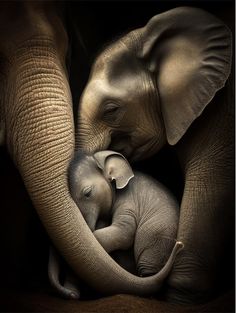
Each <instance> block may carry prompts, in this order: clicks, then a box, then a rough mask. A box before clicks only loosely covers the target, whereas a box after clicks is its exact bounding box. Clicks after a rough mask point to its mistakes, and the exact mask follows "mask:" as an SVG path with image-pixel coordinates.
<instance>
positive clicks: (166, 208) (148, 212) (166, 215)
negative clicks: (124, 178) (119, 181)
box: [133, 172, 179, 223]
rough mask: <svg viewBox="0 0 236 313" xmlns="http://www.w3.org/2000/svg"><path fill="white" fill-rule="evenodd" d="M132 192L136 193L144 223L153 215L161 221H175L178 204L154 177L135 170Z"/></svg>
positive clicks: (176, 219)
mask: <svg viewBox="0 0 236 313" xmlns="http://www.w3.org/2000/svg"><path fill="white" fill-rule="evenodd" d="M133 192H134V194H135V195H136V196H135V197H136V201H137V202H138V206H139V210H140V218H141V219H142V222H143V223H144V222H145V221H146V220H149V219H150V218H152V217H153V216H154V215H155V216H156V217H158V218H159V220H160V221H162V222H163V223H164V222H165V221H168V220H169V222H171V220H172V223H176V222H177V221H178V215H179V204H178V202H177V200H176V198H175V197H174V195H173V194H172V193H171V191H170V190H169V189H168V188H166V187H165V186H164V185H163V184H162V183H160V182H159V181H157V180H156V179H154V178H152V177H150V176H148V175H146V174H142V173H139V172H135V177H134V180H133Z"/></svg>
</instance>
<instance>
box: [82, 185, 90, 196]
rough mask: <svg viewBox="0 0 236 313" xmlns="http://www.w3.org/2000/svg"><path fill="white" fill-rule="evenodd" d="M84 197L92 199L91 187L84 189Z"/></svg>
mask: <svg viewBox="0 0 236 313" xmlns="http://www.w3.org/2000/svg"><path fill="white" fill-rule="evenodd" d="M83 195H84V197H85V198H87V199H88V198H90V196H91V195H92V187H91V186H89V187H85V188H84V189H83Z"/></svg>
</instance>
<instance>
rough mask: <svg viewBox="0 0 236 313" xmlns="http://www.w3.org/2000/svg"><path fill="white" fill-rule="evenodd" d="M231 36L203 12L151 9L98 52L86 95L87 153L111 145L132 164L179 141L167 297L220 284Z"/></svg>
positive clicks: (229, 179) (228, 208)
mask: <svg viewBox="0 0 236 313" xmlns="http://www.w3.org/2000/svg"><path fill="white" fill-rule="evenodd" d="M231 40H232V39H231V33H230V31H229V29H228V28H227V27H226V26H225V25H224V24H223V23H222V22H221V21H220V20H218V19H217V18H216V17H214V16H212V15H211V14H208V13H207V12H205V11H202V10H200V9H195V8H188V7H183V8H181V7H180V8H176V9H173V10H170V11H168V12H165V13H163V14H159V15H157V16H154V17H153V18H152V19H151V20H150V21H149V22H148V23H147V25H146V26H144V27H143V28H140V29H136V30H134V31H131V32H130V33H128V34H127V35H125V36H123V37H121V38H120V39H119V40H117V41H116V42H113V43H112V44H111V45H109V46H108V47H106V48H105V49H104V51H103V52H102V53H101V54H100V55H99V56H98V57H97V58H96V60H95V63H94V65H93V68H92V72H91V74H90V78H89V81H88V84H87V86H86V88H85V90H84V93H83V95H82V98H81V102H80V108H79V129H78V134H79V135H78V137H77V138H78V142H77V146H78V147H80V148H83V149H84V150H86V151H88V152H95V151H98V150H103V149H107V148H109V149H111V150H116V151H119V152H121V153H122V154H124V155H125V156H126V157H128V159H130V160H133V161H136V160H140V159H144V158H147V157H149V156H151V155H153V154H155V153H157V152H158V151H159V150H160V149H161V148H162V147H163V146H164V145H165V144H166V143H168V144H170V145H173V146H174V147H175V150H176V153H177V155H178V157H179V161H180V164H181V167H182V170H183V174H184V179H185V186H184V192H183V197H182V202H181V212H180V222H179V230H178V240H180V241H182V242H184V244H185V249H184V251H183V253H181V254H180V255H179V256H178V257H177V259H176V262H175V266H174V269H173V271H172V274H171V275H170V277H169V280H168V287H167V298H168V299H170V300H171V301H178V302H188V301H194V302H197V301H202V300H203V299H204V298H205V297H208V296H209V295H210V294H211V293H212V292H213V291H214V290H215V288H214V286H216V285H217V284H216V282H217V275H216V274H217V273H219V272H220V270H219V269H220V266H221V262H222V260H223V258H224V256H225V252H226V251H225V250H224V249H223V247H225V246H226V245H227V242H229V241H230V238H231V236H233V220H234V219H233V216H234V209H233V208H234V205H233V203H234V175H233V172H234V171H233V168H234V113H233V97H232V95H233V92H232V91H233V89H232V88H233V87H232V82H231V78H230V79H228V78H229V75H230V68H231V54H232V47H231V46H232V43H231ZM223 87H224V88H223ZM221 88H223V89H222V90H221V91H220V92H217V91H219V90H220V89H221Z"/></svg>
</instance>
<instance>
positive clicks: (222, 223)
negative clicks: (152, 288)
mask: <svg viewBox="0 0 236 313" xmlns="http://www.w3.org/2000/svg"><path fill="white" fill-rule="evenodd" d="M209 160H211V161H212V158H211V159H210V158H209ZM212 166H213V168H215V170H214V171H210V170H209V169H210V168H211V165H210V164H209V167H208V170H205V171H202V172H201V173H200V172H199V171H198V174H197V173H195V174H194V170H193V169H192V170H193V172H191V170H190V172H189V173H188V175H187V176H186V184H185V189H184V195H183V199H182V204H181V211H180V224H179V225H180V226H179V230H178V240H181V241H182V242H183V243H184V245H185V248H184V250H183V251H182V253H181V254H180V255H178V256H177V258H176V262H175V264H174V268H173V271H172V273H171V275H170V277H169V280H168V286H169V288H168V292H167V299H168V300H169V301H171V302H178V303H191V302H193V303H197V302H204V301H206V300H207V299H208V298H209V297H211V296H212V295H213V293H214V292H215V289H216V286H217V281H218V276H217V271H218V272H219V268H220V265H219V264H220V260H221V259H222V248H224V246H226V243H227V242H229V241H230V236H231V235H232V234H231V233H230V229H233V221H234V210H233V206H232V203H234V201H233V198H232V194H233V185H232V183H231V182H232V180H231V175H232V174H230V172H228V173H227V169H224V172H223V171H222V172H221V173H220V171H219V170H217V167H214V165H212ZM193 167H194V166H193ZM199 167H200V166H199ZM196 168H197V167H196ZM196 168H195V170H196ZM217 172H218V173H217ZM228 174H229V175H228ZM222 175H224V176H223V177H224V178H227V179H225V181H224V184H222V181H221V178H222ZM227 176H228V177H227ZM196 177H197V179H196ZM230 207H231V208H230ZM220 270H221V269H220ZM218 285H219V284H218Z"/></svg>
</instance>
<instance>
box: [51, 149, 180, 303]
mask: <svg viewBox="0 0 236 313" xmlns="http://www.w3.org/2000/svg"><path fill="white" fill-rule="evenodd" d="M113 183H114V186H113V185H112V184H113ZM69 186H70V191H71V194H72V198H73V199H74V201H75V203H76V204H77V205H78V208H79V209H80V210H81V213H82V215H83V217H84V219H85V221H86V222H87V224H88V225H89V227H90V229H91V230H92V231H93V234H94V235H95V237H96V238H97V240H98V241H99V243H100V244H101V245H102V246H103V248H104V249H105V250H106V251H107V252H108V253H111V252H113V251H117V250H127V249H130V248H132V246H134V257H135V261H136V268H137V272H138V274H139V275H140V276H150V275H154V274H156V273H157V272H159V273H158V274H157V275H155V276H153V277H152V280H153V282H154V281H155V284H153V290H152V292H154V291H158V290H159V289H160V288H161V286H162V283H163V281H164V279H165V278H166V277H167V276H168V274H169V272H170V270H171V268H172V265H173V262H174V260H175V257H176V254H177V253H178V252H179V251H180V250H181V249H182V247H183V245H182V243H180V242H177V243H176V235H177V225H178V211H179V208H178V204H177V202H176V200H175V199H174V197H173V195H171V193H170V192H169V191H168V190H167V189H166V188H165V187H164V186H163V185H162V184H160V183H158V182H157V181H155V180H154V179H152V178H151V177H149V176H147V175H144V174H142V173H139V172H135V174H134V173H133V171H132V168H131V167H130V165H129V163H128V162H127V160H126V159H125V158H124V157H123V156H122V155H121V154H119V153H116V152H114V151H108V150H107V151H100V152H97V153H95V155H93V156H91V155H85V154H84V153H78V152H77V153H76V156H75V159H74V160H73V161H72V163H71V165H70V169H69ZM111 218H112V222H111V224H110V225H109V222H108V221H109V220H111ZM101 221H103V223H106V225H107V227H103V228H101ZM98 228H99V229H98ZM173 248H174V249H173ZM52 252H53V251H52ZM120 259H121V261H123V263H124V261H125V260H124V258H123V260H122V256H120ZM125 265H126V264H125ZM126 266H127V265H126ZM132 270H133V269H132ZM134 272H135V271H134ZM59 274H60V266H59V262H57V256H56V254H55V252H54V253H52V254H51V256H50V259H49V277H50V279H51V282H52V284H53V286H54V287H55V288H56V289H57V290H58V291H59V292H60V293H61V294H62V295H64V296H65V297H66V295H67V294H68V292H69V290H71V291H72V290H73V291H74V294H75V295H76V294H77V295H78V287H77V286H76V282H75V281H74V282H73V281H71V278H73V277H67V278H66V280H65V284H64V286H63V285H62V284H60V282H59ZM63 291H64V292H63Z"/></svg>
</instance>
